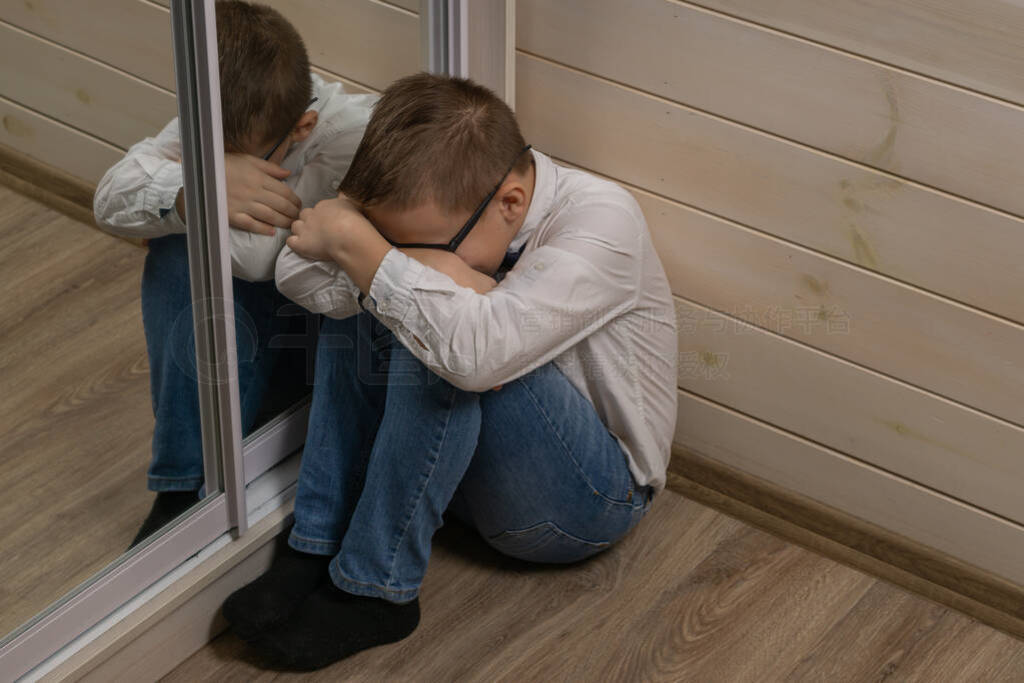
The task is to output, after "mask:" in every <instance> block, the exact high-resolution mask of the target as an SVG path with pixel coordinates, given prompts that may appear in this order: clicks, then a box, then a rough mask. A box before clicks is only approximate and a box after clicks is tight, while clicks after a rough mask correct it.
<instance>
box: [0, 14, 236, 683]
mask: <svg viewBox="0 0 1024 683" xmlns="http://www.w3.org/2000/svg"><path fill="white" fill-rule="evenodd" d="M170 10H171V27H172V34H173V41H174V58H175V75H176V80H177V87H178V93H179V97H178V116H179V123H180V126H181V138H182V162H183V168H184V185H185V200H186V201H185V204H186V222H187V226H188V233H189V234H188V246H189V267H190V276H191V281H192V297H193V309H194V322H195V329H196V360H197V369H198V372H199V378H200V381H199V390H200V408H201V418H202V430H203V449H204V458H205V460H204V462H205V465H204V467H205V473H206V482H207V490H208V491H211V492H212V495H210V496H208V497H207V498H206V499H205V500H203V501H202V503H201V504H199V506H198V508H197V509H193V510H190V511H189V513H187V515H185V516H184V519H182V520H181V521H180V522H179V523H178V524H176V525H174V526H172V527H171V528H169V529H167V530H166V531H164V532H163V533H161V534H160V535H158V536H157V537H155V538H153V539H152V540H150V541H148V542H146V543H144V544H142V545H140V546H139V547H137V548H135V549H133V550H132V551H131V552H130V553H128V555H127V556H126V557H124V558H123V559H122V560H121V561H119V562H115V563H113V564H112V565H110V566H108V567H107V568H106V569H104V570H103V571H101V572H99V573H98V574H97V575H95V576H93V577H92V578H91V579H89V580H88V581H86V582H85V583H83V584H81V585H80V586H78V587H76V588H75V589H74V590H72V591H71V592H70V593H68V594H67V595H65V596H64V597H62V598H61V599H60V600H58V601H57V602H56V603H54V604H52V605H51V606H50V607H49V608H47V609H46V610H45V611H43V612H42V613H40V614H39V615H37V616H36V617H35V618H34V619H32V620H31V621H29V622H28V623H26V624H24V625H23V626H22V627H20V628H19V629H18V630H16V631H14V632H13V633H11V634H10V635H8V636H6V637H5V638H4V639H3V640H2V641H0V680H4V681H6V680H15V679H17V678H19V677H21V676H24V675H25V674H28V673H30V672H31V671H32V670H33V669H34V668H35V667H38V666H40V665H41V664H42V663H43V662H45V661H46V660H47V659H48V658H49V657H52V656H54V654H55V653H57V652H58V651H59V650H60V649H61V648H63V647H65V646H66V645H67V644H68V643H70V642H71V641H72V640H74V639H75V638H76V637H78V636H79V635H81V634H82V633H83V632H85V631H86V630H87V629H89V628H90V627H92V626H93V625H95V624H97V623H99V622H100V621H101V620H102V619H103V618H104V617H106V616H107V615H108V614H110V613H111V612H113V611H114V610H115V609H117V608H118V607H120V606H121V605H123V604H124V603H125V602H127V601H128V600H130V599H132V598H133V597H134V596H136V595H138V594H139V593H141V592H142V591H143V590H144V589H145V588H147V587H148V586H150V585H152V584H153V583H155V582H156V581H157V580H159V579H160V578H161V577H162V576H164V575H166V574H167V573H168V572H169V571H171V570H172V569H173V568H175V567H176V566H178V565H180V564H181V562H183V561H184V560H185V559H186V558H188V557H190V556H192V555H194V554H195V553H197V552H199V551H200V550H201V549H202V548H204V547H205V546H207V545H209V544H210V543H211V542H213V541H214V540H215V539H217V538H218V537H220V536H222V535H223V534H224V533H225V532H227V531H228V530H230V529H232V528H234V529H236V530H237V531H236V533H238V534H241V533H244V531H245V530H246V526H247V516H246V508H245V486H244V482H243V467H242V457H241V443H242V439H241V419H240V410H239V400H238V382H237V360H236V351H235V328H234V316H233V311H234V302H233V296H232V289H231V260H230V251H229V244H228V236H227V230H226V229H220V227H221V226H226V225H227V212H226V202H225V192H224V168H223V159H224V151H223V140H222V130H221V118H220V83H219V72H218V62H217V42H216V35H217V34H216V27H215V23H214V22H215V12H214V0H172V1H171V7H170ZM217 456H220V463H219V464H218V459H217ZM220 489H223V492H216V491H218V490H220Z"/></svg>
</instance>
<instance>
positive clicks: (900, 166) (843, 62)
mask: <svg viewBox="0 0 1024 683" xmlns="http://www.w3.org/2000/svg"><path fill="white" fill-rule="evenodd" d="M517 7H518V10H519V11H518V17H519V19H518V27H519V35H518V38H517V41H518V45H519V47H520V48H522V49H525V50H528V51H530V52H532V53H536V54H539V55H541V56H543V57H546V58H550V59H553V60H555V61H558V62H564V63H566V64H569V65H571V66H574V67H578V68H581V69H584V70H586V71H589V72H593V73H596V74H598V75H601V76H605V77H608V78H611V79H613V80H616V81H620V82H623V83H628V84H629V85H631V86H633V87H636V88H639V89H642V90H646V91H650V92H653V93H656V94H658V95H661V96H664V97H667V98H669V99H672V100H675V101H678V102H682V103H685V104H687V105H690V106H693V107H696V108H698V109H701V110H705V111H709V112H712V113H714V114H717V115H720V116H723V117H725V118H728V119H731V120H735V121H739V122H742V123H744V124H748V125H751V126H753V127H755V128H758V129H761V130H766V131H769V132H771V133H774V134H777V135H781V136H783V137H785V138H788V139H792V140H797V141H799V142H802V143H804V144H807V145H811V146H813V147H816V148H818V149H822V150H826V151H828V152H831V153H834V154H838V155H840V156H843V157H846V158H849V159H853V160H856V161H858V162H861V163H864V164H868V165H870V166H874V167H877V168H883V169H886V170H888V171H891V172H893V173H896V174H898V175H900V176H904V177H907V178H912V179H914V180H917V181H920V182H923V183H925V184H927V185H930V186H934V187H937V188H941V189H943V190H946V191H949V192H952V193H955V194H957V195H960V196H964V197H969V198H971V199H974V200H976V201H979V202H982V203H984V204H987V205H991V206H995V207H999V208H1002V209H1005V210H1007V211H1010V212H1013V213H1015V214H1017V215H1024V194H1022V193H1021V192H1020V187H1021V186H1022V185H1024V164H1022V163H1020V160H1021V158H1024V109H1022V108H1020V107H1018V106H1014V105H1009V104H1006V103H1003V102H999V101H996V100H992V99H989V98H983V97H979V96H978V95H976V94H974V93H971V92H967V91H964V90H960V89H957V88H951V87H949V86H946V85H944V84H941V83H936V82H934V81H931V80H928V79H924V78H921V77H919V76H916V75H912V74H907V73H905V72H901V71H897V70H894V69H891V68H889V67H886V66H883V65H880V64H877V63H874V62H869V61H866V60H863V59H860V58H856V57H851V56H850V55H847V54H843V53H839V52H836V51H834V50H828V49H824V48H822V47H820V46H817V45H814V44H811V43H808V42H805V41H800V40H795V39H793V38H791V37H789V36H785V35H781V34H778V33H776V32H771V31H767V30H764V29H761V28H759V27H755V26H751V25H750V24H745V23H741V22H738V21H736V20H733V19H731V18H728V17H725V16H722V15H720V14H715V13H709V12H707V11H705V10H701V9H695V8H692V7H688V6H686V5H681V4H679V3H677V2H671V1H668V0H639V1H638V2H630V3H622V2H617V0H573V1H572V2H558V3H549V2H542V0H523V1H522V2H520V3H518V5H517Z"/></svg>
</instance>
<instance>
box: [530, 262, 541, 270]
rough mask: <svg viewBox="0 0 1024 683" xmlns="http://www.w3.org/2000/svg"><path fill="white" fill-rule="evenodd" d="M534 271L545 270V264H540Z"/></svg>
mask: <svg viewBox="0 0 1024 683" xmlns="http://www.w3.org/2000/svg"><path fill="white" fill-rule="evenodd" d="M533 269H534V270H544V264H543V263H538V264H536V265H535V266H534V267H533Z"/></svg>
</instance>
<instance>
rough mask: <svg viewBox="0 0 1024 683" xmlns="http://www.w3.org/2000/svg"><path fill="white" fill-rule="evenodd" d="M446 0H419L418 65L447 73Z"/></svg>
mask: <svg viewBox="0 0 1024 683" xmlns="http://www.w3.org/2000/svg"><path fill="white" fill-rule="evenodd" d="M448 6H449V2H448V0H420V65H421V66H422V68H423V70H424V71H429V72H430V73H432V74H446V73H448Z"/></svg>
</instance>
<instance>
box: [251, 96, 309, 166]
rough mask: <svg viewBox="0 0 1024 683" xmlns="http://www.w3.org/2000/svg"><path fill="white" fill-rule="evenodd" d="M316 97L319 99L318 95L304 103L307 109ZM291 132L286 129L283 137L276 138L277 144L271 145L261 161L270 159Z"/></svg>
mask: <svg viewBox="0 0 1024 683" xmlns="http://www.w3.org/2000/svg"><path fill="white" fill-rule="evenodd" d="M318 99H320V98H319V97H314V98H313V99H311V100H310V101H309V104H307V105H306V108H307V109H309V107H311V106H312V105H313V103H314V102H316V101H317V100H318ZM291 134H292V132H291V131H288V132H287V133H285V134H284V137H282V138H281V139H280V140H278V141H277V144H276V145H274V146H273V147H271V148H270V151H269V152H267V153H266V154H264V155H263V161H267V160H269V159H270V157H272V156H274V152H276V151H277V148H278V147H280V146H281V143H283V142H284V141H285V140H287V139H288V136H289V135H291Z"/></svg>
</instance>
